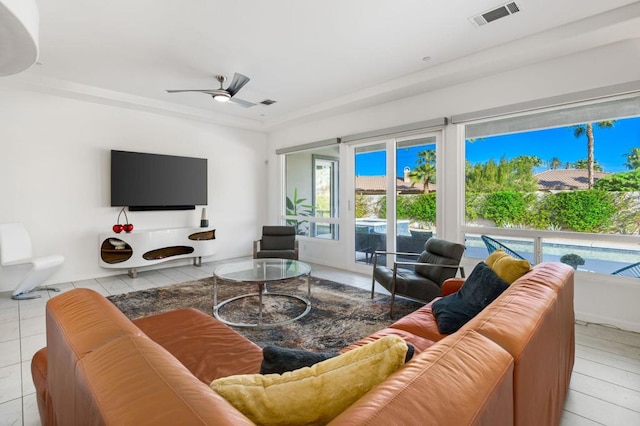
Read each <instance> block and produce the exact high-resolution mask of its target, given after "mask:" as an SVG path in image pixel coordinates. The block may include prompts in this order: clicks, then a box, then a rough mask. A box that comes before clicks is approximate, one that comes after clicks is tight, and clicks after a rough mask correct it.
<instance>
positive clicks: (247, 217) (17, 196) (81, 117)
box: [0, 89, 267, 291]
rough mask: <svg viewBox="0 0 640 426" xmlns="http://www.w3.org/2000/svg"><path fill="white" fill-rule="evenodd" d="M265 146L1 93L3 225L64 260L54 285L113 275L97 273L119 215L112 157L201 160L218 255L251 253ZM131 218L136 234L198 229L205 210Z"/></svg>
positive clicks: (262, 198) (112, 111)
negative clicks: (105, 239) (101, 239)
mask: <svg viewBox="0 0 640 426" xmlns="http://www.w3.org/2000/svg"><path fill="white" fill-rule="evenodd" d="M266 142H267V140H266V135H265V134H263V133H260V132H254V131H244V130H238V129H233V128H228V127H223V126H218V125H213V124H208V123H203V122H199V121H191V120H188V119H183V118H174V117H170V116H167V115H158V114H153V113H149V112H141V111H137V110H134V109H129V108H122V107H116V106H108V105H103V104H99V103H94V102H87V101H81V100H74V99H67V98H63V97H58V96H52V95H46V94H40V93H34V92H28V91H21V90H17V89H15V90H14V89H0V223H7V222H14V221H19V222H23V223H25V225H26V227H27V229H28V230H29V232H30V234H31V238H32V241H33V246H34V251H35V255H38V256H39V255H47V254H62V255H64V256H65V258H66V261H65V264H64V266H63V267H62V269H61V270H60V271H58V272H56V273H55V275H53V276H52V278H51V279H50V280H49V281H48V282H49V283H60V282H67V281H77V280H81V279H87V278H93V277H99V276H105V275H112V274H114V273H116V272H115V271H114V270H111V269H109V270H107V269H102V268H100V267H99V266H98V253H99V250H98V234H99V233H103V232H109V231H110V230H111V226H112V225H113V224H114V223H116V218H117V215H118V211H119V209H118V208H116V207H110V150H111V149H120V150H128V151H140V152H152V153H158V154H170V155H182V156H193V157H201V158H208V165H209V196H208V199H209V205H208V209H207V211H208V217H209V222H210V224H211V225H212V226H214V227H215V228H217V232H216V241H215V245H216V250H217V254H216V256H215V258H222V259H223V258H231V257H237V256H244V255H249V254H250V253H251V242H252V240H253V239H255V238H256V237H257V236H258V235H259V229H260V226H261V225H262V223H263V222H264V220H265V215H264V204H265V202H266V188H267V185H266V178H265V177H266V167H267V166H266V164H265V160H266ZM128 214H129V219H130V221H131V223H133V224H134V226H135V229H138V230H140V229H153V228H169V227H187V226H199V223H200V208H199V207H197V208H196V210H195V211H193V210H189V211H170V212H131V213H128ZM165 266H166V265H165ZM119 273H121V271H120V272H119ZM7 290H11V289H10V288H3V287H2V283H1V282H0V291H7Z"/></svg>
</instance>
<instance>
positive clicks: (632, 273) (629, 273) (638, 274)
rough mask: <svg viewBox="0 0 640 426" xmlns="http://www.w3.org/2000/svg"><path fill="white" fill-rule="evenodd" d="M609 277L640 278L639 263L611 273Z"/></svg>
mask: <svg viewBox="0 0 640 426" xmlns="http://www.w3.org/2000/svg"><path fill="white" fill-rule="evenodd" d="M611 275H621V276H623V277H631V278H640V262H638V263H633V264H631V265H628V266H625V267H624V268H620V269H618V270H616V271H613V272H612V273H611Z"/></svg>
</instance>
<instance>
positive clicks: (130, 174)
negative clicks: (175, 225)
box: [111, 150, 207, 210]
mask: <svg viewBox="0 0 640 426" xmlns="http://www.w3.org/2000/svg"><path fill="white" fill-rule="evenodd" d="M111 205H112V206H114V207H121V206H122V207H124V206H127V207H129V210H189V209H194V208H195V206H197V205H207V159H206V158H192V157H177V156H173V155H160V154H147V153H142V152H128V151H116V150H112V151H111Z"/></svg>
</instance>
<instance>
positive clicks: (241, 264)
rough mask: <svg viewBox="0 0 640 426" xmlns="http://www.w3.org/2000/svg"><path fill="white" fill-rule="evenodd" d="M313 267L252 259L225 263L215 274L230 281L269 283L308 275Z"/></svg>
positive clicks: (285, 261) (295, 262)
mask: <svg viewBox="0 0 640 426" xmlns="http://www.w3.org/2000/svg"><path fill="white" fill-rule="evenodd" d="M310 272H311V267H310V266H309V265H307V264H306V263H304V262H300V261H298V260H289V259H251V260H242V261H238V262H231V263H225V264H222V265H220V266H218V267H216V268H215V269H214V271H213V274H214V275H215V276H216V277H218V278H221V279H224V280H229V281H239V282H244V283H250V282H268V281H275V280H282V279H287V278H295V277H299V276H302V275H308V274H309V273H310Z"/></svg>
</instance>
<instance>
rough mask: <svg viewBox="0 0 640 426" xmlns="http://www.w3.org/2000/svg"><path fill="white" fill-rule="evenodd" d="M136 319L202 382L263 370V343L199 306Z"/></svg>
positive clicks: (141, 327) (139, 325) (139, 326)
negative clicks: (199, 308) (254, 341)
mask: <svg viewBox="0 0 640 426" xmlns="http://www.w3.org/2000/svg"><path fill="white" fill-rule="evenodd" d="M133 323H134V324H135V325H136V326H138V328H140V330H142V331H143V332H144V333H145V334H146V335H147V336H148V337H150V338H151V340H153V341H154V342H156V343H158V344H159V345H160V346H162V347H163V348H165V349H166V350H167V351H169V352H170V353H171V355H173V356H174V357H176V358H177V359H178V361H180V362H181V363H182V364H183V365H184V366H185V367H187V368H188V369H189V371H191V373H192V374H193V375H194V376H196V377H197V378H198V379H200V380H201V381H202V382H203V383H206V384H209V383H211V381H212V380H214V379H217V378H220V377H227V376H232V375H234V374H254V373H257V372H258V371H260V362H261V361H262V348H260V346H258V345H256V344H255V343H253V342H252V341H250V340H249V339H247V338H246V337H244V336H242V335H241V334H239V333H237V332H236V331H234V330H233V329H232V328H231V327H229V326H227V325H225V324H223V323H222V322H220V321H218V320H217V319H215V318H214V317H212V316H211V315H207V314H205V313H204V312H200V311H198V310H197V309H193V308H182V309H176V310H173V311H169V312H163V313H160V314H156V315H151V316H148V317H144V318H139V319H137V320H134V321H133Z"/></svg>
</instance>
